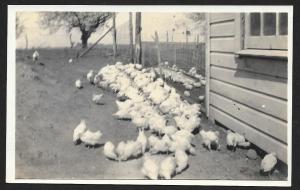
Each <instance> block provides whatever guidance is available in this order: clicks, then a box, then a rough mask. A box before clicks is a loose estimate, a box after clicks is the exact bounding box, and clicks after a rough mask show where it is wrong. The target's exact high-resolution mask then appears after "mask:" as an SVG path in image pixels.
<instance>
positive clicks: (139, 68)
mask: <svg viewBox="0 0 300 190" xmlns="http://www.w3.org/2000/svg"><path fill="white" fill-rule="evenodd" d="M135 68H136V69H138V70H142V68H143V66H142V65H141V64H135Z"/></svg>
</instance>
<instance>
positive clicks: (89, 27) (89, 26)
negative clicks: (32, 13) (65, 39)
mask: <svg viewBox="0 0 300 190" xmlns="http://www.w3.org/2000/svg"><path fill="white" fill-rule="evenodd" d="M40 16H41V20H40V24H41V26H42V27H44V28H45V29H49V31H50V33H54V32H56V31H57V30H59V29H60V28H65V29H66V30H67V31H68V32H70V31H71V30H72V29H73V28H78V29H79V30H80V32H81V42H82V48H86V47H87V44H88V39H89V38H90V37H91V34H92V33H94V32H95V31H96V30H97V29H98V28H100V27H102V26H104V24H105V23H106V22H107V21H108V20H109V19H110V18H111V17H112V16H113V13H109V12H42V13H40Z"/></svg>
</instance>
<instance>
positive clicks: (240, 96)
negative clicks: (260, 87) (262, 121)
mask: <svg viewBox="0 0 300 190" xmlns="http://www.w3.org/2000/svg"><path fill="white" fill-rule="evenodd" d="M210 83H211V88H210V89H211V91H214V92H217V93H218V94H222V95H224V96H225V97H228V98H230V99H233V100H236V101H237V102H240V103H242V104H245V105H247V106H249V107H252V108H254V109H256V110H259V111H261V112H264V113H266V114H269V115H272V116H274V117H277V118H280V119H282V120H284V121H287V102H286V101H284V100H280V99H276V98H273V97H270V96H267V95H264V94H260V93H256V92H253V91H251V90H247V89H243V88H240V87H238V86H234V85H231V84H228V83H224V82H221V81H218V80H215V79H211V81H210Z"/></svg>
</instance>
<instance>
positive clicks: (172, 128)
mask: <svg viewBox="0 0 300 190" xmlns="http://www.w3.org/2000/svg"><path fill="white" fill-rule="evenodd" d="M177 131H178V129H177V127H175V126H172V125H169V126H166V127H164V128H163V130H162V133H163V134H166V135H173V134H175V133H176V132H177Z"/></svg>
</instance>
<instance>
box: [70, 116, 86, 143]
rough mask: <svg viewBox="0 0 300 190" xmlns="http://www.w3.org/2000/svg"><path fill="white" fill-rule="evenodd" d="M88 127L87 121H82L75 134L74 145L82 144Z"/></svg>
mask: <svg viewBox="0 0 300 190" xmlns="http://www.w3.org/2000/svg"><path fill="white" fill-rule="evenodd" d="M86 130H87V127H86V123H85V120H84V119H82V120H81V121H80V123H79V124H78V125H77V127H76V128H75V129H74V132H73V142H74V144H78V143H79V142H80V138H81V136H82V135H83V134H84V133H85V132H86Z"/></svg>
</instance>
